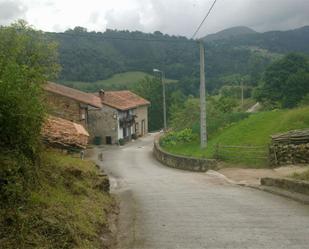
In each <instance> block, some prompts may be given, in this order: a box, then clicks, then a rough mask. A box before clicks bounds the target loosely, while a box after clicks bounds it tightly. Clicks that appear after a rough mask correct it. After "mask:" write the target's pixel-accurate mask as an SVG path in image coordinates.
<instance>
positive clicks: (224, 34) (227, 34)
mask: <svg viewBox="0 0 309 249" xmlns="http://www.w3.org/2000/svg"><path fill="white" fill-rule="evenodd" d="M255 33H257V32H256V31H255V30H253V29H251V28H248V27H245V26H238V27H232V28H228V29H224V30H222V31H219V32H217V33H215V34H210V35H207V36H205V37H204V38H203V39H204V41H215V40H222V39H228V38H232V37H237V36H240V35H247V34H255Z"/></svg>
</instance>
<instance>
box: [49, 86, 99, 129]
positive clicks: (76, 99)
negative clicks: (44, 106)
mask: <svg viewBox="0 0 309 249" xmlns="http://www.w3.org/2000/svg"><path fill="white" fill-rule="evenodd" d="M44 90H45V93H46V94H45V96H46V101H47V103H48V106H49V108H50V109H49V110H48V112H49V113H50V114H51V115H53V116H55V117H59V118H63V119H66V120H69V121H72V122H75V123H78V124H81V125H83V126H84V127H85V128H86V129H88V125H89V109H92V110H93V109H101V108H102V103H101V99H100V98H99V97H98V96H95V95H93V94H89V93H85V92H82V91H79V90H76V89H73V88H70V87H66V86H63V85H60V84H56V83H53V82H47V83H46V85H45V86H44Z"/></svg>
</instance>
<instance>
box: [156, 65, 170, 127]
mask: <svg viewBox="0 0 309 249" xmlns="http://www.w3.org/2000/svg"><path fill="white" fill-rule="evenodd" d="M153 72H154V73H161V82H162V93H163V121H164V131H166V128H167V125H166V101H165V82H164V72H163V71H161V70H159V69H155V68H154V69H153Z"/></svg>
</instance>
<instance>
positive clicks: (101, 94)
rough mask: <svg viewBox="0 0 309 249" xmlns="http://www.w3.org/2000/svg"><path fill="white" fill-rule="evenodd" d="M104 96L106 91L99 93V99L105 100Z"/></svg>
mask: <svg viewBox="0 0 309 249" xmlns="http://www.w3.org/2000/svg"><path fill="white" fill-rule="evenodd" d="M104 94H105V92H104V90H103V89H101V90H100V91H99V97H100V98H101V100H103V99H104Z"/></svg>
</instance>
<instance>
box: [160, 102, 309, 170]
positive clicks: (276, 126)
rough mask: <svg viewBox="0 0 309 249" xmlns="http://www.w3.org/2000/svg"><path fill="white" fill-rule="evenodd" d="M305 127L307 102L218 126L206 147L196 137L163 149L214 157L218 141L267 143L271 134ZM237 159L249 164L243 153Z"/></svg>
mask: <svg viewBox="0 0 309 249" xmlns="http://www.w3.org/2000/svg"><path fill="white" fill-rule="evenodd" d="M308 127H309V107H308V106H307V107H302V108H296V109H290V110H277V111H268V112H261V113H256V114H251V115H250V116H249V117H248V118H245V119H243V120H241V121H239V122H235V123H234V124H231V125H230V126H227V127H225V128H223V129H220V130H218V131H217V133H215V134H214V135H213V136H212V137H211V138H210V139H209V142H208V147H207V149H206V150H201V149H200V145H199V141H198V139H196V140H194V141H192V142H190V143H184V144H176V145H174V146H166V147H165V149H166V150H168V151H169V152H171V153H175V154H182V155H188V156H195V157H214V154H215V150H216V145H217V144H221V145H235V146H264V147H267V145H268V143H269V142H270V136H271V135H273V134H276V133H282V132H286V131H289V130H295V129H304V128H308ZM233 162H235V160H233ZM238 162H239V163H242V164H244V165H245V166H252V160H246V159H245V158H242V157H239V160H238ZM253 165H255V163H254V164H253Z"/></svg>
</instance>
